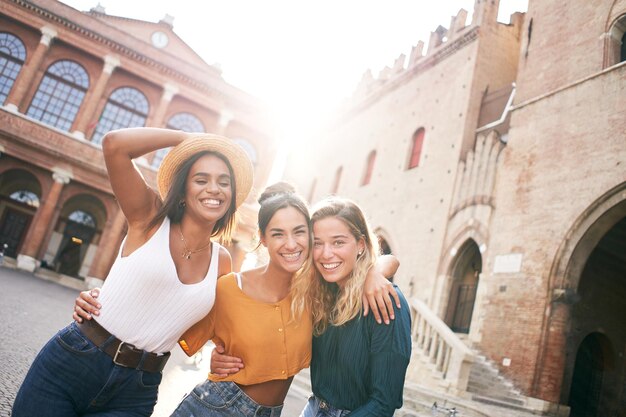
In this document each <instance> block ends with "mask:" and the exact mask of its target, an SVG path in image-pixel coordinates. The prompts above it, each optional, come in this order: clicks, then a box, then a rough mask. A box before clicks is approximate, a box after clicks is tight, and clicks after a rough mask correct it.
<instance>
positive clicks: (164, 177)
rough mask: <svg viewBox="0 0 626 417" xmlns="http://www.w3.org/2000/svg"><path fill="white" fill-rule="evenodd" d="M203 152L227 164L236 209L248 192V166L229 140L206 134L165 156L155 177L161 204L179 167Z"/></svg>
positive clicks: (250, 170) (245, 157)
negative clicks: (212, 153) (219, 155)
mask: <svg viewBox="0 0 626 417" xmlns="http://www.w3.org/2000/svg"><path fill="white" fill-rule="evenodd" d="M205 151H211V152H217V153H219V154H221V155H223V156H224V157H225V158H226V159H227V160H228V162H229V163H230V166H231V167H232V169H233V175H234V176H235V186H236V188H237V195H236V196H235V205H236V206H237V207H239V206H240V205H241V204H242V203H243V202H244V201H245V200H246V197H248V194H249V193H250V190H251V189H252V181H253V175H254V174H253V171H254V170H253V167H252V162H251V161H250V158H249V157H248V154H247V153H246V151H244V150H243V148H242V147H241V146H239V145H237V144H236V143H235V142H233V141H232V140H230V139H228V138H226V137H224V136H218V135H212V134H208V133H207V134H202V135H198V136H194V137H191V138H189V139H185V140H184V141H183V142H181V143H180V144H178V145H177V146H175V147H174V148H173V149H172V150H171V151H170V152H169V153H168V154H167V155H165V158H163V162H162V163H161V166H160V167H159V172H158V173H157V185H158V187H159V194H160V195H161V198H162V199H164V200H165V197H166V196H167V193H168V192H169V190H170V187H171V186H172V181H173V180H174V176H175V175H176V173H177V172H178V170H179V169H180V166H181V165H182V164H183V163H184V162H185V161H186V160H188V159H189V158H191V157H192V156H193V155H195V154H197V153H198V152H205Z"/></svg>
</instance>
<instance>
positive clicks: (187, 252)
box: [178, 225, 211, 259]
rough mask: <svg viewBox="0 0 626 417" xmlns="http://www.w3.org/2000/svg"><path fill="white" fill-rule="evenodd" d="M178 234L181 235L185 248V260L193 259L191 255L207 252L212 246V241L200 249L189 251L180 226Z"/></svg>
mask: <svg viewBox="0 0 626 417" xmlns="http://www.w3.org/2000/svg"><path fill="white" fill-rule="evenodd" d="M178 232H179V233H180V240H181V241H182V242H183V247H184V248H185V250H184V251H183V253H182V255H183V258H185V259H191V255H193V254H194V253H198V252H200V251H203V250H205V249H206V248H208V247H209V245H210V244H211V241H210V240H209V243H207V244H206V245H204V246H203V247H201V248H200V249H195V250H191V249H189V248H188V247H187V241H186V240H185V236H183V228H182V227H181V226H180V225H178Z"/></svg>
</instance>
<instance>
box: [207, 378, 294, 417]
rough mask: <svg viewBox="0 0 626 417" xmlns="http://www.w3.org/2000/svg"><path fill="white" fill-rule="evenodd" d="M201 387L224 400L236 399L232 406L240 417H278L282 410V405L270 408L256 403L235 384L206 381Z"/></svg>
mask: <svg viewBox="0 0 626 417" xmlns="http://www.w3.org/2000/svg"><path fill="white" fill-rule="evenodd" d="M202 385H203V387H205V388H206V389H209V390H211V389H213V390H216V391H219V392H221V393H222V394H223V395H224V397H225V398H228V397H231V398H235V397H236V400H235V401H234V402H233V404H232V406H234V407H236V408H237V409H238V410H239V412H240V413H241V415H242V416H255V417H279V416H280V413H281V411H282V409H283V406H282V405H276V406H271V407H270V406H265V405H261V404H259V403H257V402H256V401H254V400H253V399H252V398H250V397H248V395H247V394H246V393H245V392H243V390H242V389H241V388H240V387H239V386H238V385H237V384H235V383H234V382H231V381H219V382H213V381H210V380H207V381H205V382H204V383H203V384H202Z"/></svg>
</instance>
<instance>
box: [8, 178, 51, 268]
mask: <svg viewBox="0 0 626 417" xmlns="http://www.w3.org/2000/svg"><path fill="white" fill-rule="evenodd" d="M40 197H41V185H40V184H39V181H37V178H35V176H34V175H33V174H31V173H30V172H28V171H25V170H21V169H12V170H9V171H7V172H4V173H3V174H2V175H0V246H2V247H4V245H7V246H6V249H5V251H4V254H5V255H6V256H9V257H12V258H15V257H17V254H18V253H19V251H20V248H21V246H22V244H23V243H24V238H25V237H26V233H27V232H28V228H29V226H30V223H31V221H32V219H33V217H34V215H35V213H36V212H37V209H38V208H39V201H40Z"/></svg>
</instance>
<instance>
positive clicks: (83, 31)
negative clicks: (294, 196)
mask: <svg viewBox="0 0 626 417" xmlns="http://www.w3.org/2000/svg"><path fill="white" fill-rule="evenodd" d="M10 1H11V2H12V3H14V4H16V5H18V6H19V7H21V8H23V9H25V10H27V11H29V12H30V13H32V14H36V15H38V16H40V17H42V18H43V19H45V20H47V21H50V22H53V23H56V24H59V25H62V26H63V27H65V28H67V29H69V30H71V31H73V32H76V33H78V34H80V35H81V36H82V37H85V38H88V39H91V40H93V41H95V42H98V43H100V44H102V45H104V46H106V47H107V48H109V49H110V50H112V51H115V52H116V53H118V54H120V55H121V56H125V57H127V58H130V59H132V60H133V61H136V62H138V63H141V64H143V65H146V66H149V67H152V68H154V69H156V70H157V71H159V72H160V73H162V74H164V75H166V76H168V77H172V78H174V79H177V80H180V81H182V82H183V83H185V84H187V85H188V86H190V87H191V88H192V89H194V90H198V91H201V92H202V93H205V94H207V95H209V96H211V97H213V98H216V99H218V100H221V101H222V102H226V101H235V104H236V106H233V107H237V108H244V109H245V108H248V109H249V110H252V109H250V107H255V106H254V105H253V104H252V103H250V102H246V101H245V100H241V99H238V98H236V97H234V96H233V94H232V93H233V92H235V91H225V90H224V89H219V88H215V87H214V86H211V85H209V84H208V83H206V82H204V81H202V80H199V79H197V78H194V77H191V76H189V75H187V74H184V73H182V72H180V71H178V70H176V69H175V68H173V67H171V66H168V65H166V64H164V63H162V62H159V61H157V60H155V59H153V58H150V57H149V56H147V55H145V54H143V53H141V52H139V51H137V50H135V49H132V48H129V47H128V46H126V45H124V44H122V43H120V42H117V41H116V40H114V39H111V38H109V37H106V36H103V35H102V34H100V33H98V32H96V31H94V30H91V29H88V28H87V27H85V26H83V25H80V24H78V23H76V22H73V21H71V20H69V19H67V18H65V17H63V16H60V15H58V14H56V13H54V12H52V11H50V10H48V9H45V8H44V7H41V6H39V5H37V4H34V3H33V2H30V1H26V0H10ZM83 15H84V16H86V17H88V18H90V19H95V17H93V16H91V15H89V14H83ZM218 81H220V82H222V83H224V84H225V85H228V84H227V83H226V82H225V81H223V79H221V78H219V80H218ZM231 89H232V90H236V87H232V86H231Z"/></svg>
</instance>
